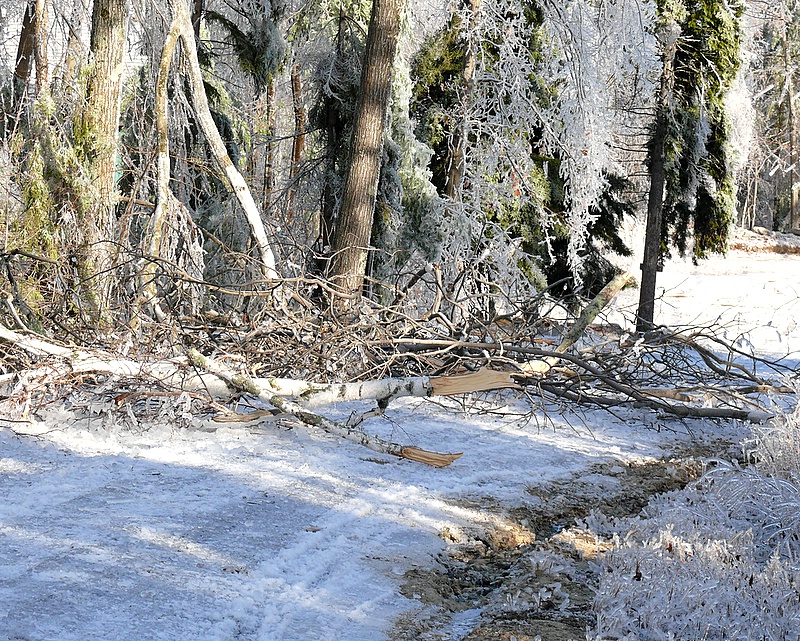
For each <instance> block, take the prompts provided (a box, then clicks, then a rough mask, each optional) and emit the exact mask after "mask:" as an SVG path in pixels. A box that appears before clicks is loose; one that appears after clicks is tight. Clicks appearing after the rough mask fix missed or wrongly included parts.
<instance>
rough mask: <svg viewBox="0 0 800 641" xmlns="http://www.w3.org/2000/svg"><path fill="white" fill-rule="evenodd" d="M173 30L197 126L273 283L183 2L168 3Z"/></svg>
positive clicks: (259, 224)
mask: <svg viewBox="0 0 800 641" xmlns="http://www.w3.org/2000/svg"><path fill="white" fill-rule="evenodd" d="M170 6H171V8H172V21H173V26H174V28H176V29H177V30H178V34H179V37H180V41H181V44H182V45H183V55H184V57H185V59H186V62H187V65H186V71H187V74H188V77H189V83H190V85H191V89H192V102H193V105H194V109H195V115H196V117H197V122H198V124H199V125H200V129H201V130H202V131H203V135H204V136H205V138H206V141H207V142H208V146H209V148H210V149H211V153H212V154H213V156H214V159H215V160H216V161H217V164H218V165H219V166H220V168H221V169H222V171H223V172H224V173H225V176H226V178H227V179H228V182H229V184H230V187H231V189H232V190H233V193H234V194H235V196H236V198H237V199H238V201H239V204H240V205H241V206H242V209H243V210H244V213H245V216H246V217H247V222H248V224H249V225H250V233H251V234H252V236H253V239H254V240H255V243H256V246H257V248H258V252H259V257H260V259H261V262H262V263H263V269H264V275H265V276H266V277H267V278H269V279H272V280H278V278H279V274H278V271H277V268H276V261H275V254H274V253H273V251H272V246H271V245H270V242H269V238H268V237H267V231H266V229H265V227H264V221H263V220H262V219H261V214H260V212H259V211H258V207H257V206H256V203H255V200H253V195H252V193H251V192H250V188H249V187H248V185H247V182H246V181H245V179H244V178H243V177H242V174H241V173H239V170H238V169H237V168H236V165H234V164H233V161H232V160H231V158H230V156H229V155H228V152H227V150H226V149H225V143H224V142H223V140H222V136H220V133H219V130H218V129H217V126H216V124H215V123H214V119H213V118H212V116H211V110H210V108H209V106H208V97H207V96H206V90H205V86H204V84H203V74H202V71H201V69H200V62H199V60H198V58H197V47H196V45H195V40H194V28H193V27H192V21H191V17H190V15H189V11H188V9H187V7H186V0H171V2H170Z"/></svg>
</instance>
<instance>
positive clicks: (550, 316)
mask: <svg viewBox="0 0 800 641" xmlns="http://www.w3.org/2000/svg"><path fill="white" fill-rule="evenodd" d="M2 258H3V265H4V268H5V277H6V279H7V283H8V295H7V296H6V299H5V305H6V309H5V313H4V314H2V323H3V324H2V326H0V341H2V345H3V352H2V361H1V362H0V366H2V374H1V375H0V384H2V410H3V415H4V416H5V417H7V419H9V420H12V421H34V420H36V414H37V412H38V411H40V410H42V409H43V408H45V407H47V406H48V405H49V404H52V403H56V402H59V401H61V400H63V399H69V398H70V397H71V395H73V394H75V393H77V392H80V393H81V394H82V395H83V397H86V396H87V395H90V396H91V395H92V394H94V395H95V397H96V398H97V400H104V401H113V403H114V405H115V407H116V408H117V409H118V411H120V412H124V413H125V414H126V415H128V416H135V415H136V413H137V408H145V407H147V408H152V404H153V402H157V403H165V404H168V403H170V402H176V399H180V402H181V403H183V404H186V403H187V402H188V403H189V405H190V406H191V408H192V410H191V411H192V412H194V413H196V414H198V415H204V416H214V417H215V420H217V421H228V420H237V421H249V420H255V419H262V418H263V417H264V416H265V415H267V414H283V415H291V416H293V417H295V418H296V419H299V420H300V421H301V422H303V423H305V424H306V425H309V426H311V427H313V428H316V429H323V430H326V431H328V432H330V433H333V434H337V435H339V436H341V437H343V438H346V439H349V440H353V441H356V442H358V443H361V444H362V445H365V446H367V447H369V448H371V449H373V450H376V451H379V452H384V453H388V454H394V455H397V456H401V457H403V458H410V459H413V460H419V461H421V462H425V463H428V464H431V465H447V464H449V463H450V462H452V461H453V460H455V459H456V458H457V457H458V456H459V455H460V453H458V454H447V453H443V454H442V453H436V452H429V451H427V450H424V449H421V447H424V446H425V444H424V443H420V444H398V443H391V442H387V441H383V440H382V439H380V438H378V437H376V436H372V435H370V434H369V433H368V432H367V431H365V426H366V425H368V423H365V422H364V419H365V418H368V417H369V416H371V415H374V414H375V413H379V412H382V411H383V410H385V409H386V407H387V405H388V403H389V402H390V401H391V400H392V399H394V398H397V397H399V396H417V397H442V396H462V397H466V398H469V399H470V400H471V401H472V402H473V404H474V405H475V406H476V407H480V408H482V409H483V410H485V411H497V410H498V409H499V408H504V411H506V412H512V413H513V414H514V415H516V416H517V417H518V418H519V419H520V420H521V421H532V420H533V421H537V422H538V421H539V420H540V418H541V417H546V416H547V415H549V414H551V413H552V412H562V413H563V412H580V411H581V408H589V407H595V408H603V409H605V410H607V411H609V412H614V411H616V409H617V408H623V407H625V406H629V407H630V406H633V407H639V408H646V409H648V410H650V411H652V412H654V413H656V414H661V415H668V416H672V417H681V418H699V417H708V418H720V419H740V420H747V421H751V422H755V423H758V422H761V421H764V420H765V419H767V418H769V417H770V415H771V414H770V410H769V409H768V403H769V401H768V399H769V397H770V396H774V395H780V394H792V393H794V390H793V389H792V388H791V387H787V386H785V384H784V383H782V382H781V381H783V380H785V377H786V376H789V375H790V374H791V372H790V371H789V370H788V368H787V367H786V366H784V365H782V364H781V363H780V362H777V361H770V360H766V359H762V358H759V357H756V356H754V355H753V354H751V353H748V352H746V351H745V350H744V349H742V348H738V347H736V346H735V345H731V344H727V343H725V342H723V341H722V340H720V339H719V338H717V334H716V333H715V328H713V327H708V328H693V329H691V330H684V331H681V332H674V331H670V330H667V329H662V330H659V331H655V332H652V333H649V334H645V335H632V334H629V333H626V332H623V331H621V330H620V329H619V328H618V327H616V326H612V325H609V324H607V323H603V322H602V316H603V309H604V308H605V307H606V305H607V304H608V303H609V301H610V300H611V299H612V298H613V297H614V296H615V295H616V293H617V292H618V291H619V290H620V289H621V288H622V287H623V286H624V285H625V284H626V283H627V282H628V280H629V278H630V277H629V276H628V275H626V274H623V275H621V276H618V277H617V278H615V279H614V280H613V281H611V282H610V283H609V284H608V285H607V286H606V287H605V288H604V289H603V290H602V291H601V292H600V293H599V294H598V295H597V296H596V297H595V299H594V300H592V301H591V302H589V303H588V304H587V305H586V306H585V307H584V308H583V310H582V311H581V312H580V314H571V313H570V312H569V311H568V310H567V309H565V308H564V307H562V306H561V305H560V304H559V303H558V302H556V301H554V300H553V299H552V298H550V297H549V296H548V295H547V292H542V293H540V294H539V295H538V296H537V297H535V298H530V299H528V300H525V301H512V300H510V299H509V298H507V297H505V298H501V294H500V293H499V292H501V291H502V290H501V289H500V288H499V287H492V286H491V284H489V283H486V289H485V292H486V293H485V295H484V297H482V298H481V297H478V296H475V295H472V294H470V295H468V296H463V297H461V298H459V297H458V289H457V288H454V287H453V286H443V285H442V282H441V272H440V271H439V270H438V269H436V268H435V267H433V268H431V269H430V270H428V271H422V272H421V273H419V274H417V275H416V277H415V278H416V282H414V283H412V285H411V286H409V287H407V288H406V289H405V290H404V291H399V290H397V289H395V290H393V291H392V294H393V296H394V300H395V303H394V304H393V305H381V304H378V303H376V302H375V301H373V300H370V299H368V298H366V297H365V298H363V299H362V300H361V301H360V303H359V305H358V307H357V308H353V307H350V308H348V309H347V311H346V312H345V313H340V312H337V305H336V296H335V289H334V288H333V286H332V285H331V284H329V283H327V282H325V281H323V280H315V281H310V280H299V279H298V280H284V281H281V282H280V283H279V287H278V286H275V284H273V286H272V288H262V289H261V290H258V289H256V287H255V286H249V287H252V289H247V290H235V289H233V288H229V289H226V290H222V289H221V288H219V287H214V286H211V285H209V284H207V283H202V282H201V281H198V280H197V279H194V280H191V281H190V284H191V286H192V287H198V286H202V287H203V288H204V289H205V291H206V295H207V296H208V297H209V298H212V297H213V296H227V297H230V298H233V297H236V296H238V297H239V298H240V299H246V298H248V297H249V298H254V299H256V301H257V302H258V305H256V304H254V303H253V302H250V303H247V304H244V305H241V306H240V309H246V310H252V311H251V312H234V311H232V308H230V307H229V311H228V312H227V313H220V312H215V311H212V310H211V309H208V308H206V310H205V311H204V312H202V313H197V314H196V315H194V316H190V315H188V314H180V315H179V314H175V315H172V316H169V317H166V318H164V319H162V320H157V319H153V318H146V317H145V316H143V315H142V314H136V313H131V314H130V318H131V319H132V321H135V322H131V325H130V326H129V327H128V328H126V329H125V330H124V331H116V332H113V333H111V332H109V333H107V334H106V335H103V336H98V335H96V334H93V333H92V332H91V331H90V328H89V327H88V326H87V327H85V328H83V329H81V327H80V326H79V324H77V323H75V322H72V323H71V325H70V326H67V324H66V321H64V320H63V317H62V319H59V318H58V316H59V313H58V310H54V309H53V310H50V311H49V312H46V313H42V309H43V308H40V309H39V314H38V315H37V318H40V319H42V321H40V324H39V325H38V326H37V327H36V329H37V331H34V328H33V326H31V324H29V323H28V324H26V320H25V319H26V318H28V317H29V316H30V310H29V308H27V307H24V306H23V305H22V304H21V302H22V298H21V296H20V295H19V291H20V290H19V287H18V284H17V282H18V280H19V279H20V278H21V276H20V274H21V273H28V274H29V273H30V272H31V270H32V269H33V267H35V268H36V269H41V268H43V267H44V268H52V269H53V270H54V271H57V270H58V269H59V268H60V267H61V266H60V265H59V263H58V262H57V261H51V260H49V259H48V260H42V259H40V258H39V257H37V256H35V255H32V254H29V253H26V252H15V253H13V254H7V255H4V256H3V257H2ZM159 267H160V269H161V272H160V276H159V277H160V278H161V279H162V280H161V283H160V285H159V289H160V291H171V292H174V293H175V296H178V295H179V293H180V292H181V291H184V289H185V287H184V286H185V284H186V282H187V281H188V280H189V279H188V277H185V276H183V275H182V274H181V272H180V271H179V270H177V268H176V267H175V266H174V265H168V266H164V265H163V264H162V263H159ZM168 268H169V270H170V271H167V270H168ZM167 274H169V275H170V276H171V280H168V279H167ZM176 274H177V276H176ZM54 280H55V279H54ZM165 283H167V284H166V285H165ZM382 286H383V287H386V285H385V284H382ZM415 287H423V288H429V289H430V291H432V292H433V293H434V295H433V296H432V297H428V298H429V299H432V300H433V304H432V306H431V307H430V308H429V309H427V310H420V309H419V304H418V302H419V301H420V300H424V297H422V296H415V295H414V291H413V289H414V288H415ZM161 300H162V301H169V300H172V299H170V298H169V297H168V296H166V295H164V296H162V297H161ZM412 300H415V301H416V302H409V301H412ZM499 309H504V310H506V311H505V313H499V312H498V311H497V310H499ZM75 318H78V317H73V321H74V319H75ZM14 326H16V328H15V329H12V327H14ZM716 329H718V328H716ZM187 395H188V396H187ZM187 399H189V400H187ZM336 401H369V402H370V403H373V404H376V406H375V407H373V408H372V409H368V410H366V411H365V413H364V414H363V415H362V417H361V418H360V419H359V420H356V421H353V422H351V423H349V424H342V423H337V422H335V421H331V420H329V419H327V418H325V417H324V416H322V415H320V414H317V413H315V412H314V411H312V410H313V409H314V408H316V407H320V406H324V405H326V404H329V403H333V402H336ZM241 408H250V409H254V410H255V411H254V412H253V413H252V414H247V413H246V412H245V413H242V412H241Z"/></svg>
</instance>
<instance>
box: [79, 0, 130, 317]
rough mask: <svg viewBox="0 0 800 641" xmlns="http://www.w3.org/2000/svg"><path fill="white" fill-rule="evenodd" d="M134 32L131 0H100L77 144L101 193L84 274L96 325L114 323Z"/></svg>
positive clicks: (84, 250)
mask: <svg viewBox="0 0 800 641" xmlns="http://www.w3.org/2000/svg"><path fill="white" fill-rule="evenodd" d="M127 31H128V0H94V6H93V9H92V33H91V40H90V50H91V63H90V67H89V74H88V78H87V85H86V101H85V106H84V109H83V111H82V112H81V114H80V115H79V117H78V122H77V126H76V129H77V131H76V139H77V141H78V144H79V147H80V148H81V149H82V151H83V157H84V161H85V163H86V164H87V165H88V167H89V169H90V173H91V177H92V183H93V185H94V186H95V188H96V190H97V202H96V203H95V207H94V210H93V211H89V212H84V217H85V220H83V221H81V222H82V223H83V229H82V232H83V239H82V246H81V248H80V251H79V255H78V262H79V264H78V273H79V275H80V277H81V279H82V280H83V283H84V286H85V287H86V291H87V292H88V293H87V299H88V302H89V308H90V312H91V314H92V316H93V317H94V320H95V321H96V322H98V323H101V324H102V323H104V322H106V321H107V320H108V318H107V315H108V310H109V306H110V302H111V284H112V269H113V256H114V253H115V252H114V246H115V245H114V240H115V238H114V227H115V225H114V222H115V215H114V210H115V207H116V203H117V187H116V171H117V134H118V131H119V118H120V101H121V96H122V70H123V56H124V54H125V40H126V37H127Z"/></svg>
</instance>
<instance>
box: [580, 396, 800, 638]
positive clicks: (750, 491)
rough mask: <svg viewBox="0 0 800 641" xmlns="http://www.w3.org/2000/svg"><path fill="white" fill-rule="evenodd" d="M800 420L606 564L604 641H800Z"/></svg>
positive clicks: (712, 475)
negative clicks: (744, 465)
mask: <svg viewBox="0 0 800 641" xmlns="http://www.w3.org/2000/svg"><path fill="white" fill-rule="evenodd" d="M798 427H800V412H798V411H797V410H796V411H795V412H794V413H793V414H791V415H785V416H782V417H780V418H778V419H776V420H775V421H774V422H773V423H772V424H771V425H769V426H764V427H758V428H756V429H755V430H754V433H753V437H752V439H751V441H749V442H748V443H747V448H748V449H747V454H748V455H749V456H750V458H751V460H754V461H755V463H754V464H753V465H752V466H750V467H748V468H741V467H739V466H738V465H736V464H727V463H718V464H717V465H715V466H714V467H713V468H712V469H711V470H710V471H709V472H707V473H706V474H705V475H704V476H703V477H702V478H701V479H700V480H699V481H697V482H696V483H695V484H693V485H692V486H691V487H689V488H687V489H686V490H684V491H681V492H675V493H671V494H668V495H664V496H662V497H659V498H658V499H656V500H654V501H652V502H651V504H650V506H649V507H648V508H647V509H646V511H645V512H644V513H643V515H642V516H641V517H640V518H638V519H636V520H635V521H633V522H632V524H631V525H630V529H629V531H628V532H627V534H626V535H625V536H624V538H623V540H622V541H621V542H620V543H619V545H618V547H617V548H616V549H615V550H614V551H612V552H611V553H609V554H608V555H607V556H606V558H605V560H604V562H603V572H602V577H601V581H600V587H599V590H598V594H597V598H596V601H595V609H596V612H597V629H596V634H597V637H596V638H597V639H606V638H624V639H709V640H710V639H770V640H772V639H799V638H800V483H798V474H800V467H799V466H798V463H800V454H799V450H798V444H799V443H800V440H799V439H798V436H797V430H798Z"/></svg>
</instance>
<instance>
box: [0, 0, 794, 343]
mask: <svg viewBox="0 0 800 641" xmlns="http://www.w3.org/2000/svg"><path fill="white" fill-rule="evenodd" d="M1 11H2V12H1V13H0V38H2V44H3V47H2V49H0V56H2V60H0V63H1V68H0V73H2V78H0V81H2V100H1V101H0V116H1V119H0V125H1V126H2V130H1V131H0V153H2V155H3V158H4V162H3V164H2V166H3V172H2V173H3V175H2V177H0V184H2V188H1V189H0V199H2V208H0V211H2V214H0V215H2V216H3V223H4V225H3V227H4V228H3V231H2V234H3V253H2V263H3V272H4V279H5V281H6V282H5V284H4V286H3V289H4V298H5V305H4V309H3V310H2V315H3V320H4V322H5V323H6V324H7V325H8V326H17V327H21V328H26V329H31V330H34V331H37V332H42V331H44V332H54V333H56V334H58V335H61V336H62V337H68V336H72V338H73V340H75V339H78V340H80V339H79V337H80V336H83V334H82V332H84V331H88V332H89V333H88V336H89V337H93V336H94V335H95V330H96V329H98V328H99V329H101V330H103V331H108V330H109V329H111V328H124V327H129V328H131V329H133V330H135V332H137V335H138V336H139V337H140V338H142V339H143V340H144V341H145V342H147V341H148V340H150V338H151V337H152V334H151V335H150V336H148V333H147V332H144V331H143V330H142V325H144V326H148V325H149V324H151V323H154V322H155V323H163V322H165V321H168V324H172V325H179V324H180V323H184V322H186V320H187V319H189V318H191V319H195V320H201V321H203V322H212V321H214V320H215V319H218V318H220V317H224V318H225V319H227V320H226V322H233V323H241V322H245V323H248V324H249V327H251V328H257V327H259V326H260V325H263V324H264V322H266V321H267V319H268V318H270V319H272V321H273V322H274V321H275V318H277V317H278V316H280V315H281V314H283V315H288V316H289V317H295V315H296V314H301V315H303V316H304V317H307V316H308V314H312V315H314V317H315V318H316V317H317V316H316V315H317V314H318V313H320V312H319V310H323V312H321V313H323V315H324V314H325V313H327V312H326V311H324V310H328V311H331V312H333V315H334V316H337V315H338V316H339V317H341V316H342V314H349V315H350V316H349V317H348V318H352V315H353V314H355V315H358V314H359V313H360V312H361V311H365V310H366V308H368V307H373V308H374V307H376V306H380V307H381V308H383V309H384V312H385V311H386V310H387V309H392V310H394V311H393V313H396V314H399V315H401V316H404V315H410V316H411V317H413V318H414V319H420V318H424V319H425V320H430V319H433V325H434V328H433V329H432V330H431V331H433V332H434V333H444V334H447V335H449V336H452V337H458V336H462V337H463V336H467V335H469V334H470V333H471V328H472V327H473V326H474V325H475V323H478V324H479V325H481V326H485V327H488V326H490V325H491V324H492V323H494V322H495V321H496V320H497V319H498V318H505V319H509V320H512V321H513V320H515V319H516V320H520V319H521V320H522V322H524V323H529V322H531V319H532V318H535V317H538V316H539V315H540V309H539V307H540V303H541V301H542V292H544V291H548V295H552V296H553V297H555V298H559V299H561V298H565V297H566V302H567V308H569V304H570V299H571V300H572V301H574V300H575V298H574V297H575V296H579V295H593V294H595V293H596V292H597V291H599V289H600V287H601V286H602V285H604V284H605V283H606V282H607V281H608V280H609V279H610V277H611V276H613V274H614V273H615V270H616V268H615V267H614V266H613V265H612V263H611V262H609V260H608V257H609V256H611V257H612V260H613V256H614V255H615V254H616V255H619V256H626V255H629V254H631V252H636V253H639V252H642V248H641V247H638V246H631V244H632V243H631V242H630V240H629V237H628V236H626V235H625V234H624V233H622V232H621V230H622V229H623V228H626V227H630V226H631V225H633V224H635V221H637V220H638V221H639V224H641V223H642V222H643V221H644V219H645V217H646V216H648V215H649V218H650V219H651V220H654V221H656V222H658V223H659V225H658V226H657V227H654V228H653V229H652V230H650V231H648V239H647V241H646V243H647V247H648V248H649V249H648V250H647V251H644V252H643V253H644V266H645V275H644V276H643V280H642V283H643V289H644V288H645V287H644V285H645V283H646V282H647V279H648V277H647V275H646V274H647V271H648V270H649V271H650V273H651V275H652V276H651V277H652V278H654V277H655V270H656V269H657V266H658V264H659V263H660V262H662V261H663V258H664V257H665V256H666V255H669V253H670V252H671V251H677V252H693V254H694V256H696V257H697V258H698V259H702V258H703V257H704V256H705V255H707V254H708V252H718V251H724V250H725V248H726V243H727V239H728V235H729V233H730V230H731V227H732V226H733V225H741V226H745V227H753V226H761V227H766V228H768V229H775V230H783V231H788V230H791V229H793V228H797V227H798V225H799V224H800V223H798V215H800V212H798V207H799V206H798V186H799V185H800V181H799V180H798V168H797V162H796V161H797V140H796V139H797V135H796V129H797V114H796V113H795V107H794V100H795V93H796V92H795V88H794V76H795V75H796V60H797V56H798V36H797V29H798V20H800V17H799V16H800V13H799V10H798V7H797V6H795V5H794V4H792V3H783V2H752V3H748V4H743V3H728V2H721V1H716V0H702V1H698V2H681V1H672V0H670V1H669V2H667V1H664V2H660V3H651V2H646V1H642V0H617V1H614V2H593V1H587V0H575V1H565V2H550V1H548V2H542V3H536V2H526V1H521V0H502V1H499V2H482V1H481V0H471V2H463V1H462V2H450V3H448V2H439V3H437V2H424V3H413V4H412V3H408V5H406V3H403V2H401V1H400V0H392V1H388V0H384V1H382V2H377V1H376V2H375V3H374V4H372V3H369V2H360V3H359V2H346V1H342V2H316V1H312V2H293V1H290V0H287V1H285V2H278V1H276V2H273V3H270V2H268V1H258V0H241V1H240V0H229V1H226V2H219V1H216V0H210V1H209V2H207V3H204V2H202V1H200V0H198V1H197V2H195V3H194V4H192V5H191V6H190V5H189V4H188V3H187V2H183V1H180V0H173V1H172V2H169V3H165V2H157V1H152V2H151V1H142V0H98V1H97V2H95V3H94V4H91V3H88V2H84V1H83V0H74V1H63V2H62V1H61V0H55V1H50V0H35V1H31V2H22V1H19V2H7V3H4V6H3V8H2V10H1ZM395 43H397V45H396V46H395ZM175 52H177V53H175ZM623 239H625V240H628V244H627V245H626V244H625V242H623ZM636 242H637V244H638V242H639V241H638V240H637V241H636ZM616 271H618V270H616ZM548 287H550V289H549V290H546V288H548ZM362 294H364V295H365V296H363V297H362ZM652 295H653V294H652V293H651V294H650V297H651V298H652ZM645 299H646V296H645V295H644V294H643V301H644V302H643V304H644V305H646V304H647V303H646V300H645ZM359 305H366V306H367V307H364V308H360V307H359ZM276 310H282V311H276ZM312 310H313V311H312ZM649 314H650V315H649V316H648V312H647V309H646V307H645V308H641V307H640V314H639V315H640V321H641V323H642V327H640V328H647V327H649V326H652V303H651V311H650V312H649ZM395 321H396V318H394V319H393V321H392V322H395ZM348 322H349V320H348ZM300 324H301V325H302V321H301V323H300ZM309 340H310V339H309Z"/></svg>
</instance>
